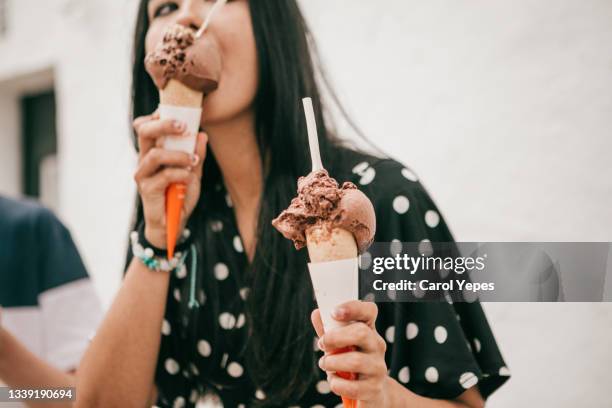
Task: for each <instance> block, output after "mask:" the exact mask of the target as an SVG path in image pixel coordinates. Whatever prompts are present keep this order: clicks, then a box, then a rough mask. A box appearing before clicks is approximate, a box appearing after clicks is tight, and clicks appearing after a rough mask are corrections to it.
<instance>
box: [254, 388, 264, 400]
mask: <svg viewBox="0 0 612 408" xmlns="http://www.w3.org/2000/svg"><path fill="white" fill-rule="evenodd" d="M255 398H257V399H258V400H263V399H266V394H265V393H264V392H263V391H262V390H257V391H255Z"/></svg>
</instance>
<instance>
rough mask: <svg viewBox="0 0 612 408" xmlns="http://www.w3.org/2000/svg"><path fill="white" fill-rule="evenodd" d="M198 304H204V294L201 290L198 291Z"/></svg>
mask: <svg viewBox="0 0 612 408" xmlns="http://www.w3.org/2000/svg"><path fill="white" fill-rule="evenodd" d="M198 302H200V306H202V305H203V304H204V303H206V294H205V293H204V291H203V290H200V291H199V292H198Z"/></svg>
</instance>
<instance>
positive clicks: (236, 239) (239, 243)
mask: <svg viewBox="0 0 612 408" xmlns="http://www.w3.org/2000/svg"><path fill="white" fill-rule="evenodd" d="M234 249H235V250H236V252H242V251H244V248H243V247H242V241H241V240H240V237H239V236H238V235H236V236H235V237H234Z"/></svg>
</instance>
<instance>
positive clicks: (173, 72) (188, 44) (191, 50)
mask: <svg viewBox="0 0 612 408" xmlns="http://www.w3.org/2000/svg"><path fill="white" fill-rule="evenodd" d="M145 67H146V69H147V72H148V73H149V75H150V76H151V78H153V81H154V82H155V85H156V86H157V88H158V89H160V90H162V89H164V88H165V87H166V84H167V83H168V81H169V80H170V79H176V80H177V81H179V82H181V83H183V84H185V85H187V86H188V87H189V88H191V89H193V90H195V91H199V92H202V93H209V92H211V91H213V90H215V89H216V88H217V86H218V82H219V77H220V76H221V53H220V51H219V47H218V45H217V43H216V41H215V40H214V38H213V37H211V36H210V35H204V36H202V37H200V38H197V39H196V37H195V31H194V30H193V29H191V28H189V27H185V26H182V25H178V24H176V25H172V26H170V27H168V29H167V30H166V31H165V33H164V37H163V40H162V42H161V43H160V44H159V45H158V46H157V48H156V49H155V50H154V51H152V52H150V53H149V54H148V55H147V56H146V58H145Z"/></svg>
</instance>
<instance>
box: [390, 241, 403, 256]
mask: <svg viewBox="0 0 612 408" xmlns="http://www.w3.org/2000/svg"><path fill="white" fill-rule="evenodd" d="M401 252H402V243H401V241H400V240H399V239H394V240H392V241H391V245H389V253H390V254H391V255H393V256H395V255H399V254H400V253H401Z"/></svg>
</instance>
